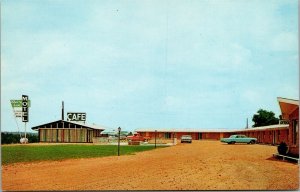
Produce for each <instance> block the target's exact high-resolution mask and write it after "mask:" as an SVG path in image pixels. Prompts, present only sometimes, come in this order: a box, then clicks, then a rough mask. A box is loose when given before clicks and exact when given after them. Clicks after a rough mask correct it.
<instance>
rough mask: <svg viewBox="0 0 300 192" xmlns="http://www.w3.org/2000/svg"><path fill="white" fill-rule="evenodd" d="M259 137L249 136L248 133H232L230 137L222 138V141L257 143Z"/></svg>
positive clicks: (229, 142)
mask: <svg viewBox="0 0 300 192" xmlns="http://www.w3.org/2000/svg"><path fill="white" fill-rule="evenodd" d="M256 141H257V139H256V138H252V137H247V136H246V135H231V136H230V137H229V138H222V139H221V142H224V143H228V144H235V143H248V144H254V143H256Z"/></svg>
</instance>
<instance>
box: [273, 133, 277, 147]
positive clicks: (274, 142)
mask: <svg viewBox="0 0 300 192" xmlns="http://www.w3.org/2000/svg"><path fill="white" fill-rule="evenodd" d="M275 144H276V131H273V145H275Z"/></svg>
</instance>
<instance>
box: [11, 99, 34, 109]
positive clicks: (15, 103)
mask: <svg viewBox="0 0 300 192" xmlns="http://www.w3.org/2000/svg"><path fill="white" fill-rule="evenodd" d="M10 104H11V106H12V107H13V108H16V107H20V108H21V107H22V100H10ZM30 104H31V102H30V100H28V107H31V105H30Z"/></svg>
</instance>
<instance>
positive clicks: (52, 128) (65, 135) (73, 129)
mask: <svg viewBox="0 0 300 192" xmlns="http://www.w3.org/2000/svg"><path fill="white" fill-rule="evenodd" d="M31 129H32V130H38V133H39V141H40V142H53V143H92V142H93V137H98V136H100V133H101V132H102V131H103V130H104V128H102V127H99V126H96V125H87V124H81V123H75V122H70V121H64V120H58V121H54V122H50V123H46V124H42V125H38V126H35V127H32V128H31Z"/></svg>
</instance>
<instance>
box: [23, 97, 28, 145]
mask: <svg viewBox="0 0 300 192" xmlns="http://www.w3.org/2000/svg"><path fill="white" fill-rule="evenodd" d="M28 119H29V111H28V96H27V95H22V121H23V122H24V123H25V138H24V143H27V142H28V140H27V138H26V123H27V122H28Z"/></svg>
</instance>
